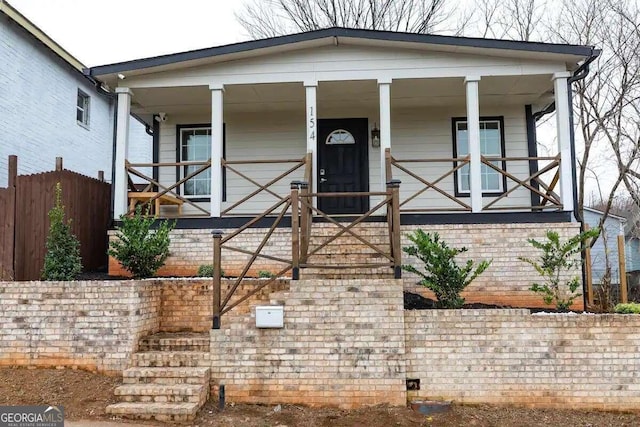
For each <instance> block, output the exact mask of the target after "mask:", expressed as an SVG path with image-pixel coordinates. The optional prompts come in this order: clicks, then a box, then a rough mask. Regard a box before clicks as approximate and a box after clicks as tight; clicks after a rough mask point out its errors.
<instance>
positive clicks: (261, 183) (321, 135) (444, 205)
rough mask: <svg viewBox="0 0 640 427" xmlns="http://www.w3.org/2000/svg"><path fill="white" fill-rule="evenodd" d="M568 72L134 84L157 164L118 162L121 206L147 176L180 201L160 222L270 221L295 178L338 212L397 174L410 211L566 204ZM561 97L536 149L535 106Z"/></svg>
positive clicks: (548, 208) (347, 212) (363, 207)
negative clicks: (548, 132) (268, 214)
mask: <svg viewBox="0 0 640 427" xmlns="http://www.w3.org/2000/svg"><path fill="white" fill-rule="evenodd" d="M567 77H568V73H559V74H541V75H526V76H488V77H484V78H482V79H480V78H477V79H475V80H474V79H471V78H430V79H400V80H394V81H393V82H383V81H381V80H347V81H332V82H315V83H314V84H309V82H307V83H304V84H303V83H292V82H286V83H265V84H242V85H225V86H224V87H223V88H207V87H182V88H138V89H135V96H134V97H133V98H132V91H130V90H126V91H123V90H121V91H120V92H121V95H120V103H121V104H124V105H121V106H122V107H123V109H126V108H128V107H130V106H131V102H132V101H134V102H135V104H134V105H136V106H137V108H139V109H140V108H141V107H140V106H144V109H143V110H140V111H138V113H140V112H141V111H143V112H148V114H149V115H150V116H151V117H152V120H153V122H154V128H155V129H154V162H153V163H143V164H140V163H130V162H128V161H127V159H126V158H124V159H122V160H123V161H122V165H121V169H120V168H118V170H119V172H120V173H121V179H120V180H118V177H116V195H115V198H116V201H115V202H116V203H115V204H116V209H115V211H116V213H117V214H118V215H120V214H125V213H128V212H131V204H130V203H129V201H130V200H131V199H136V198H139V197H140V196H139V195H138V194H136V193H135V191H136V190H140V188H139V187H138V188H134V187H132V186H130V185H129V186H127V183H131V182H132V180H131V179H130V178H132V177H138V178H142V179H144V180H146V181H147V183H148V185H147V186H146V188H142V190H144V192H147V193H149V192H151V194H152V197H151V198H150V199H148V201H149V202H150V203H153V202H155V201H156V200H158V199H163V198H167V197H170V198H171V199H172V200H174V201H179V202H178V203H174V204H173V205H165V204H158V206H157V207H158V209H156V212H155V213H156V215H157V216H159V217H166V218H176V217H179V218H209V220H208V221H206V222H203V224H205V223H206V224H214V225H215V224H216V219H220V220H224V219H229V218H236V219H237V221H236V222H234V223H236V224H240V223H241V219H244V220H245V222H246V221H247V220H249V219H251V218H254V217H256V216H258V215H261V214H262V213H264V212H265V210H267V209H268V208H269V207H270V206H271V205H272V204H273V203H276V202H280V201H282V200H283V199H284V198H285V197H286V195H287V194H289V184H290V182H292V181H305V182H307V183H308V184H309V186H310V191H311V192H313V193H315V194H321V193H322V194H323V197H321V198H319V199H317V203H319V205H318V204H316V205H314V206H315V207H316V208H319V209H321V210H322V211H324V212H325V213H327V214H328V215H330V216H341V217H344V216H351V217H353V216H356V217H357V216H358V215H361V214H363V213H365V212H366V211H367V210H368V209H369V208H370V207H372V206H375V205H376V204H377V203H379V202H380V201H381V200H382V198H383V196H382V195H381V193H384V192H386V183H388V182H390V181H391V180H399V181H400V182H401V184H400V190H399V204H398V210H399V213H400V215H401V216H403V217H406V218H408V217H413V218H415V217H416V216H421V215H423V214H424V215H434V214H440V215H439V216H440V217H442V215H454V216H455V217H457V218H460V215H461V214H462V215H466V214H469V215H477V214H482V215H481V216H483V217H485V218H487V214H490V213H500V212H509V213H517V212H520V213H529V214H531V213H549V212H552V213H554V214H556V215H557V214H558V213H559V212H570V211H572V209H573V191H572V189H573V183H572V176H571V174H572V171H571V163H572V161H571V150H570V145H569V142H570V141H569V138H568V135H569V132H568V123H569V122H568V114H567V111H566V110H568V109H564V110H565V111H563V108H562V105H568V99H567V90H566V80H567ZM552 87H553V89H552ZM550 92H554V93H555V96H550V95H549V94H550ZM554 101H555V103H556V105H559V106H560V108H558V111H557V115H558V119H557V126H556V137H555V139H557V141H559V145H558V149H557V151H553V152H552V153H551V154H549V155H539V154H538V150H537V141H536V120H537V118H538V117H539V116H540V114H536V113H537V112H538V111H540V110H541V109H542V107H543V106H546V105H548V104H549V103H551V102H554ZM160 109H162V110H164V111H162V112H158V111H159V110H160ZM305 111H306V114H305ZM149 112H151V113H149ZM212 123H213V125H212ZM563 144H564V145H563ZM125 145H126V144H125ZM121 151H126V150H121ZM563 165H564V166H563ZM118 181H119V183H118ZM330 193H336V194H334V195H331V194H330ZM337 193H350V194H351V196H350V197H344V195H338V194H337ZM376 193H378V194H376ZM121 200H122V201H123V203H119V201H121ZM384 215H386V213H385V212H380V213H378V215H377V216H380V217H383V216H384ZM286 216H290V211H288V212H287V213H286ZM313 216H314V217H316V218H317V217H319V215H318V214H317V213H314V215H313ZM425 221H428V219H426V218H425ZM472 221H473V220H472ZM219 223H220V224H225V223H228V221H227V222H219Z"/></svg>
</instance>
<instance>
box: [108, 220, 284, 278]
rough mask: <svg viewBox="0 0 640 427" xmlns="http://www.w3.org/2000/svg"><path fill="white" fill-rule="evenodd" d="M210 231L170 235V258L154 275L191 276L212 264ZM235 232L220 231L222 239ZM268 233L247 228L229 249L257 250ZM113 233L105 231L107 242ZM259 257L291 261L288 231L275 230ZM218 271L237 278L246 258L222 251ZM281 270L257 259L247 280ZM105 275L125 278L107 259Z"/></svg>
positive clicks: (201, 230)
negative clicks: (264, 256)
mask: <svg viewBox="0 0 640 427" xmlns="http://www.w3.org/2000/svg"><path fill="white" fill-rule="evenodd" d="M211 231H212V229H195V230H190V229H180V230H177V229H176V230H173V231H171V235H170V236H171V246H170V248H169V250H170V254H169V257H168V258H167V261H166V263H165V265H164V266H163V267H162V268H160V270H159V271H158V275H159V276H193V275H195V274H196V273H197V271H198V267H200V266H201V265H204V264H212V263H213V238H212V237H211ZM233 231H235V229H225V230H223V232H224V235H226V234H229V233H232V232H233ZM267 231H268V229H264V228H250V229H247V230H246V231H244V232H243V233H242V234H241V235H239V236H237V237H235V238H234V239H233V240H232V241H230V242H229V245H231V246H233V247H237V248H241V249H246V250H254V249H256V248H257V247H258V245H259V244H260V242H261V241H262V238H263V237H264V235H265V233H266V232H267ZM114 236H115V231H113V230H111V231H109V239H114V238H115V237H114ZM262 253H263V254H267V255H271V256H276V257H281V258H285V259H287V258H288V259H291V230H290V229H288V228H278V229H276V230H275V232H274V233H273V235H272V236H271V239H270V240H269V241H268V242H267V244H266V246H265V248H264V250H263V252H262ZM222 256H223V258H222V267H223V269H224V273H225V274H226V275H228V276H232V277H233V276H237V275H239V273H240V272H241V271H242V269H243V268H244V266H245V264H246V263H247V261H248V260H249V258H250V255H245V254H242V253H239V252H234V251H231V250H223V251H222ZM283 268H284V265H283V264H280V263H277V262H274V261H270V260H267V259H262V258H259V259H257V260H256V262H255V263H254V265H253V267H252V268H251V270H249V272H248V274H249V276H253V277H257V276H258V272H259V271H260V270H265V271H269V272H271V273H277V272H278V271H280V270H282V269H283ZM109 274H110V275H112V276H128V273H127V272H126V271H125V270H123V269H122V267H121V266H120V264H119V263H118V261H116V260H115V259H114V258H113V257H111V256H110V257H109Z"/></svg>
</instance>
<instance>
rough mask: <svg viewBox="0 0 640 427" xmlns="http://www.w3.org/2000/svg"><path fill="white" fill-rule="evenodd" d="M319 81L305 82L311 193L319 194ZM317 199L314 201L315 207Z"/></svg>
mask: <svg viewBox="0 0 640 427" xmlns="http://www.w3.org/2000/svg"><path fill="white" fill-rule="evenodd" d="M317 88H318V82H317V81H306V82H304V89H305V97H306V103H307V153H311V158H312V162H311V166H312V169H311V172H312V177H313V178H312V179H311V181H312V185H311V191H312V192H313V193H317V192H318V182H317V181H318V180H317V178H316V177H317V176H318V106H317V101H316V92H317ZM316 201H317V199H313V203H314V205H315V204H316Z"/></svg>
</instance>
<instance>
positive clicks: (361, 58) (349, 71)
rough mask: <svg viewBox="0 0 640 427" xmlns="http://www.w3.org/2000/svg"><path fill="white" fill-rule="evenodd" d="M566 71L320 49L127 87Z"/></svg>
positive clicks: (475, 58)
mask: <svg viewBox="0 0 640 427" xmlns="http://www.w3.org/2000/svg"><path fill="white" fill-rule="evenodd" d="M557 71H566V65H565V64H564V63H562V62H544V61H536V60H523V59H510V58H499V57H492V56H488V55H462V54H451V53H443V52H425V51H418V50H410V49H382V48H373V47H362V46H360V47H354V46H345V45H340V46H337V47H336V46H326V47H320V48H315V49H304V50H298V51H293V52H287V53H279V54H271V55H268V56H261V57H256V58H251V59H242V60H235V61H228V62H224V63H218V64H213V65H206V66H200V67H193V68H190V69H186V70H177V71H166V72H160V73H153V74H145V75H142V76H140V77H135V76H132V77H131V78H128V79H127V85H130V86H131V87H172V86H208V85H209V84H210V83H212V82H218V83H222V84H255V83H276V82H299V81H306V80H316V81H340V80H369V79H374V80H375V79H378V78H393V79H407V78H434V77H435V78H437V77H464V76H466V75H467V74H473V75H480V76H501V75H510V76H514V75H526V74H551V73H554V72H557Z"/></svg>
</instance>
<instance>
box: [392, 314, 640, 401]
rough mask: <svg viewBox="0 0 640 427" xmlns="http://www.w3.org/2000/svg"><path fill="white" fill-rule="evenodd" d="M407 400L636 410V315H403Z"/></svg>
mask: <svg viewBox="0 0 640 427" xmlns="http://www.w3.org/2000/svg"><path fill="white" fill-rule="evenodd" d="M405 326H406V327H405V337H406V363H407V377H408V378H412V379H420V391H410V392H408V394H409V398H411V399H414V398H429V399H445V400H454V401H457V402H464V403H495V404H517V405H525V406H540V407H563V408H586V409H607V410H637V409H638V407H640V382H639V381H638V373H639V372H640V353H639V352H638V343H639V342H640V316H636V315H614V314H607V315H595V314H580V315H578V314H530V313H529V311H528V310H433V311H406V312H405Z"/></svg>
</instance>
